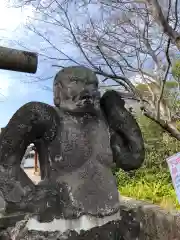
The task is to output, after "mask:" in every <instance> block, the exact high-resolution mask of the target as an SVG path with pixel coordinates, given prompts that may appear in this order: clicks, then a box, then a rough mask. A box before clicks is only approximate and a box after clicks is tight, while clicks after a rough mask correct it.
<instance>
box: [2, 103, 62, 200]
mask: <svg viewBox="0 0 180 240" xmlns="http://www.w3.org/2000/svg"><path fill="white" fill-rule="evenodd" d="M57 124H58V116H57V113H56V111H55V110H54V108H53V107H51V106H50V105H47V104H45V103H40V102H30V103H27V104H25V105H24V106H22V107H21V108H20V109H19V110H18V111H17V112H16V113H15V114H14V115H13V117H12V118H11V119H10V121H9V123H8V124H7V126H6V127H5V128H4V129H3V131H2V133H1V134H0V191H2V192H3V195H4V198H5V200H6V201H7V202H19V201H20V199H21V197H22V196H25V195H27V194H28V193H26V192H27V191H29V190H30V189H31V190H30V191H32V189H34V184H33V183H32V181H31V180H30V179H29V178H28V177H27V175H26V174H25V172H24V171H23V170H22V169H21V167H20V163H21V160H22V158H23V156H24V153H25V151H26V148H27V146H28V145H29V144H30V143H34V142H36V141H39V140H40V141H43V143H44V144H45V145H46V146H48V144H49V143H50V142H51V141H52V140H53V139H54V138H55V136H56V130H57ZM28 189H29V190H28ZM14 194H15V195H14Z"/></svg>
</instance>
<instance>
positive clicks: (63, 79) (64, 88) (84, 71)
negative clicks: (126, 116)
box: [53, 66, 100, 112]
mask: <svg viewBox="0 0 180 240" xmlns="http://www.w3.org/2000/svg"><path fill="white" fill-rule="evenodd" d="M53 89H54V104H55V106H56V107H61V108H64V109H67V110H70V111H79V110H80V111H85V112H86V111H90V109H96V108H98V107H99V99H100V92H99V91H98V79H97V77H96V74H95V73H94V72H93V71H91V70H90V69H88V68H86V67H82V66H74V67H66V68H64V69H63V70H61V71H59V72H58V73H57V74H56V77H55V79H54V85H53Z"/></svg>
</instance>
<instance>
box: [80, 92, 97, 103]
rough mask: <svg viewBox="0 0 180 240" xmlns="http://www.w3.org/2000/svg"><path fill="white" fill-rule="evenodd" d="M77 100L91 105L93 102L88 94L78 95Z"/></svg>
mask: <svg viewBox="0 0 180 240" xmlns="http://www.w3.org/2000/svg"><path fill="white" fill-rule="evenodd" d="M79 100H80V101H81V103H82V104H83V105H92V104H93V103H94V100H93V97H92V96H91V95H89V94H84V95H82V96H80V98H79Z"/></svg>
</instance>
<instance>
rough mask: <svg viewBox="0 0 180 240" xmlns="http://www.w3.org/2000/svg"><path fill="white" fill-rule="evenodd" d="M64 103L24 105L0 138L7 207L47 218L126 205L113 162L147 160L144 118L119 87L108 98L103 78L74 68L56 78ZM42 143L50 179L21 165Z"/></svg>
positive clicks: (0, 177)
mask: <svg viewBox="0 0 180 240" xmlns="http://www.w3.org/2000/svg"><path fill="white" fill-rule="evenodd" d="M54 103H55V106H56V107H52V106H50V105H48V104H45V103H41V102H30V103H27V104H25V105H24V106H22V107H21V108H20V109H19V110H18V111H17V112H16V113H15V114H14V115H13V117H12V118H11V120H10V121H9V123H8V124H7V126H6V127H5V129H4V130H3V132H2V134H1V135H0V191H2V193H3V196H4V199H5V201H6V203H7V207H6V212H7V213H12V212H17V211H21V212H25V213H26V212H29V213H33V214H35V215H38V216H39V221H41V222H47V221H51V220H52V219H53V218H54V217H56V218H60V217H61V218H62V217H63V218H68V219H73V218H77V217H79V216H81V215H83V214H90V215H93V216H99V217H103V216H107V215H112V214H114V213H115V212H117V211H118V210H119V194H118V190H117V185H116V180H115V177H114V176H113V174H112V171H111V168H112V167H113V166H117V167H120V168H122V169H124V170H126V171H129V170H132V169H137V168H139V167H140V166H141V164H142V162H143V161H144V144H143V139H142V135H141V131H140V128H139V126H138V124H137V123H136V120H135V119H134V118H133V117H132V115H131V114H130V113H129V112H128V111H127V110H126V109H125V107H124V101H123V100H122V99H121V97H120V95H119V94H118V93H116V92H115V91H108V92H106V93H105V94H104V95H103V96H102V98H100V93H99V91H98V80H97V77H96V75H95V74H94V73H93V72H92V71H91V70H89V69H87V68H84V67H68V68H64V69H63V70H62V71H60V72H59V73H58V74H57V75H56V77H55V80H54ZM30 143H34V145H35V147H36V149H37V151H38V153H39V162H40V170H41V178H42V181H41V182H40V183H39V184H38V185H34V183H33V182H32V181H31V180H30V179H29V178H28V177H27V175H26V174H25V173H24V171H23V170H22V169H21V167H20V164H21V161H22V158H23V155H24V153H25V150H26V148H27V146H28V145H29V144H30Z"/></svg>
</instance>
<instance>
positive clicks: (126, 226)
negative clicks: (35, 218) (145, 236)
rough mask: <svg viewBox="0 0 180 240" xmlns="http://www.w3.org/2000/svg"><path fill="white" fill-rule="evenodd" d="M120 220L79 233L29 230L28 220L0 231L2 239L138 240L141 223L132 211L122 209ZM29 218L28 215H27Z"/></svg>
mask: <svg viewBox="0 0 180 240" xmlns="http://www.w3.org/2000/svg"><path fill="white" fill-rule="evenodd" d="M120 215H121V216H120V218H119V220H116V221H111V222H108V223H107V224H105V225H103V226H101V227H94V228H91V229H90V230H88V231H84V230H81V231H80V232H79V233H78V232H76V231H73V230H69V231H66V232H65V233H60V232H58V231H55V232H48V231H43V232H42V231H33V230H31V231H28V229H27V228H26V226H27V221H28V220H22V221H19V222H17V223H16V225H15V226H14V227H9V228H7V229H4V230H2V231H1V233H0V239H1V240H40V239H41V240H65V239H66V240H136V239H139V235H140V223H139V222H138V221H136V220H135V216H134V215H133V213H132V212H131V211H124V210H122V211H121V214H120ZM26 218H27V216H26Z"/></svg>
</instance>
